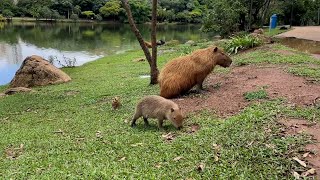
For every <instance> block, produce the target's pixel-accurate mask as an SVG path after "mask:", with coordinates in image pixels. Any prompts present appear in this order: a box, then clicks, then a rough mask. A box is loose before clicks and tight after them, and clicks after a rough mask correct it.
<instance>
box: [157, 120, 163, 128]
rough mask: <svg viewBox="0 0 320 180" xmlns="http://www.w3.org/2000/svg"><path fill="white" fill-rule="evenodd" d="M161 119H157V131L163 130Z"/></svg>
mask: <svg viewBox="0 0 320 180" xmlns="http://www.w3.org/2000/svg"><path fill="white" fill-rule="evenodd" d="M162 125H163V119H158V127H159V129H163V126H162Z"/></svg>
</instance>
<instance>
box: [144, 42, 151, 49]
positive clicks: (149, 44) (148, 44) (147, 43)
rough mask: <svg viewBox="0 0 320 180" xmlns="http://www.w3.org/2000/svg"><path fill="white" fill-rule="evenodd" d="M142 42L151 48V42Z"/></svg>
mask: <svg viewBox="0 0 320 180" xmlns="http://www.w3.org/2000/svg"><path fill="white" fill-rule="evenodd" d="M144 44H145V45H146V46H147V48H152V44H151V43H149V42H147V41H145V42H144Z"/></svg>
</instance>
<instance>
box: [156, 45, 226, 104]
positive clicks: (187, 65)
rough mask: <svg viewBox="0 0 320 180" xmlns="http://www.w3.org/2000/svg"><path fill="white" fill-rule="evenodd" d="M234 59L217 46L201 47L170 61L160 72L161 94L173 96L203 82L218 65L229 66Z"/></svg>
mask: <svg viewBox="0 0 320 180" xmlns="http://www.w3.org/2000/svg"><path fill="white" fill-rule="evenodd" d="M231 63H232V60H231V58H230V57H229V56H227V55H226V54H224V52H223V51H222V50H220V49H218V48H217V47H209V48H206V49H199V50H196V51H194V52H193V53H192V54H190V55H187V56H182V57H178V58H176V59H173V60H171V61H169V62H168V63H167V64H166V65H165V66H164V68H163V69H162V70H161V72H160V74H159V78H158V80H159V85H160V96H162V97H165V98H173V97H176V96H178V95H180V94H183V93H186V92H187V91H189V90H190V89H191V88H192V87H193V86H195V85H198V86H199V88H202V83H203V81H204V79H205V78H206V77H207V75H208V74H209V73H210V72H211V71H212V70H213V68H214V67H215V66H216V65H220V66H222V67H229V66H230V65H231Z"/></svg>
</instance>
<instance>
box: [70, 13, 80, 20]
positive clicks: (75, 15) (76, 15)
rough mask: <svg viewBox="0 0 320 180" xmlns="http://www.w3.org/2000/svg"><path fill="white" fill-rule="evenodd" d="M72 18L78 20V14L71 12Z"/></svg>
mask: <svg viewBox="0 0 320 180" xmlns="http://www.w3.org/2000/svg"><path fill="white" fill-rule="evenodd" d="M70 19H72V20H73V21H77V20H78V19H79V16H78V14H71V16H70Z"/></svg>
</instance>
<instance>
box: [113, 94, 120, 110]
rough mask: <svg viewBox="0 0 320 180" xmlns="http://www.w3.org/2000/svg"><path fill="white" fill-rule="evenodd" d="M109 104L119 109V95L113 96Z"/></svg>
mask: <svg viewBox="0 0 320 180" xmlns="http://www.w3.org/2000/svg"><path fill="white" fill-rule="evenodd" d="M111 105H112V108H113V109H114V110H116V109H119V108H120V106H121V103H120V98H119V97H115V98H113V99H112V103H111Z"/></svg>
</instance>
